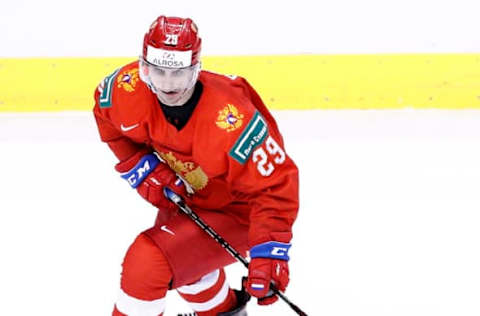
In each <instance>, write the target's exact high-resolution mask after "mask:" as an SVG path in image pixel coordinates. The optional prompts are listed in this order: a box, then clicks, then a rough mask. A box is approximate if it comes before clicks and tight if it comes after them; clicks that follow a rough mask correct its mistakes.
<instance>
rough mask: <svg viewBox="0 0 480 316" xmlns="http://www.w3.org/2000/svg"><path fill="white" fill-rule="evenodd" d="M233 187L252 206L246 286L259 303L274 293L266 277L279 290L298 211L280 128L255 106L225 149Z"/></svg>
mask: <svg viewBox="0 0 480 316" xmlns="http://www.w3.org/2000/svg"><path fill="white" fill-rule="evenodd" d="M229 159H231V161H230V163H231V166H232V172H233V173H234V174H235V175H234V176H233V177H232V178H234V181H233V188H234V189H235V190H236V191H238V192H239V193H241V194H242V195H243V196H246V197H247V198H248V202H249V205H250V207H251V213H250V230H249V238H248V239H249V244H250V247H251V248H250V257H251V258H252V260H251V263H250V267H249V278H248V284H247V289H248V290H249V292H250V293H251V294H252V295H254V296H257V297H259V298H261V299H259V303H260V304H270V303H273V302H274V301H276V297H275V296H272V295H271V293H269V284H270V281H272V280H273V281H274V282H275V283H276V284H277V287H278V288H279V289H280V290H284V289H285V288H286V286H287V284H288V281H289V273H288V259H289V257H288V254H287V253H288V249H289V248H290V240H291V238H292V225H293V222H294V221H295V218H296V216H297V212H298V169H297V167H296V165H295V163H294V162H293V161H292V160H291V159H290V157H289V156H288V155H287V154H286V152H285V150H284V147H283V142H282V138H281V135H280V133H278V131H277V129H276V128H274V127H272V128H270V126H268V125H267V122H266V120H265V119H264V118H263V117H262V116H261V115H260V114H259V113H258V112H257V113H256V114H255V115H254V116H253V117H252V118H251V119H250V122H249V123H248V126H246V127H245V129H244V130H243V132H242V134H241V135H240V136H239V139H238V140H237V141H236V143H235V145H234V147H233V148H232V150H231V151H230V158H229Z"/></svg>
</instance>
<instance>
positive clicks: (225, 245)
mask: <svg viewBox="0 0 480 316" xmlns="http://www.w3.org/2000/svg"><path fill="white" fill-rule="evenodd" d="M163 191H164V194H165V196H166V197H167V199H169V200H170V201H172V202H173V203H175V205H177V206H178V207H179V208H180V210H181V211H182V212H183V213H185V214H186V215H187V216H188V217H190V219H192V220H193V221H194V222H195V223H196V224H197V225H198V226H199V227H200V228H201V229H202V230H203V231H205V232H206V233H207V234H209V235H210V237H212V238H213V239H215V241H217V242H218V243H219V244H220V245H221V246H222V247H223V248H225V250H226V251H227V252H228V253H229V254H230V255H231V256H232V257H234V258H235V259H237V260H238V261H240V262H241V263H242V264H243V265H244V266H245V268H247V269H248V261H247V259H245V258H244V257H243V256H242V255H241V254H240V253H239V252H238V251H236V250H235V248H233V247H232V246H231V245H230V244H229V243H228V242H227V241H226V240H225V239H223V238H222V237H221V236H220V235H219V234H218V233H217V232H216V231H215V230H213V228H212V227H211V226H209V225H208V224H207V223H205V222H204V221H203V220H202V219H201V218H200V217H199V216H198V215H197V213H195V212H194V211H193V210H192V209H191V208H190V207H189V206H188V205H186V204H185V202H184V201H183V199H182V198H181V197H180V196H179V195H178V194H176V193H175V192H173V191H172V190H171V189H170V188H168V187H165V188H164V189H163ZM270 289H271V290H272V291H273V293H275V294H276V295H277V296H278V297H280V298H281V299H282V300H283V301H284V302H285V303H287V304H288V306H290V308H291V309H293V310H294V311H295V312H296V313H297V314H298V315H300V316H308V315H307V314H306V313H305V312H304V311H302V310H301V309H300V308H299V307H298V306H297V305H295V304H293V303H292V302H291V301H290V300H289V299H288V298H287V297H286V296H285V294H283V293H282V292H281V291H280V290H279V289H277V288H276V287H275V285H274V284H273V283H270Z"/></svg>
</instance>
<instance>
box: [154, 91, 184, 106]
mask: <svg viewBox="0 0 480 316" xmlns="http://www.w3.org/2000/svg"><path fill="white" fill-rule="evenodd" d="M157 96H158V98H159V99H160V101H161V102H162V103H163V104H165V105H176V103H177V102H178V101H179V100H180V98H181V96H182V95H181V93H180V91H158V92H157Z"/></svg>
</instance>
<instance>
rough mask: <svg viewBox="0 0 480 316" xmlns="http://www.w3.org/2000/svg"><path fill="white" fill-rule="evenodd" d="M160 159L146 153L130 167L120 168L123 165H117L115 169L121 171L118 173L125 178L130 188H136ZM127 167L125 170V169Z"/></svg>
mask: <svg viewBox="0 0 480 316" xmlns="http://www.w3.org/2000/svg"><path fill="white" fill-rule="evenodd" d="M159 163H160V160H159V159H158V158H157V156H155V155H154V154H147V155H145V156H143V157H141V158H140V160H139V161H138V162H137V163H136V164H135V165H134V166H133V167H132V168H131V169H129V170H128V169H127V168H122V167H125V166H119V165H117V167H116V168H115V169H117V171H119V172H122V171H123V173H122V174H121V175H120V176H121V177H122V178H123V179H125V180H127V182H128V183H129V184H130V186H131V187H132V188H134V189H135V188H136V187H138V186H139V185H140V183H142V181H143V180H144V179H145V178H146V177H147V176H148V175H149V174H150V173H151V172H152V171H153V170H154V169H155V167H157V165H158V164H159ZM125 169H127V170H128V171H127V170H125Z"/></svg>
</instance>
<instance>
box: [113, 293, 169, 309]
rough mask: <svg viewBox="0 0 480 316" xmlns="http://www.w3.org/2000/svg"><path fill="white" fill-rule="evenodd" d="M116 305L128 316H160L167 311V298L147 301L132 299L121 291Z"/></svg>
mask: <svg viewBox="0 0 480 316" xmlns="http://www.w3.org/2000/svg"><path fill="white" fill-rule="evenodd" d="M115 305H116V306H117V309H118V311H119V312H121V313H123V314H125V315H128V316H158V315H160V314H161V313H163V311H164V310H165V298H160V299H157V300H153V301H145V300H140V299H138V298H135V297H132V296H130V295H128V294H127V293H125V292H124V291H123V290H122V289H120V292H119V294H118V299H117V303H116V304H115Z"/></svg>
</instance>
